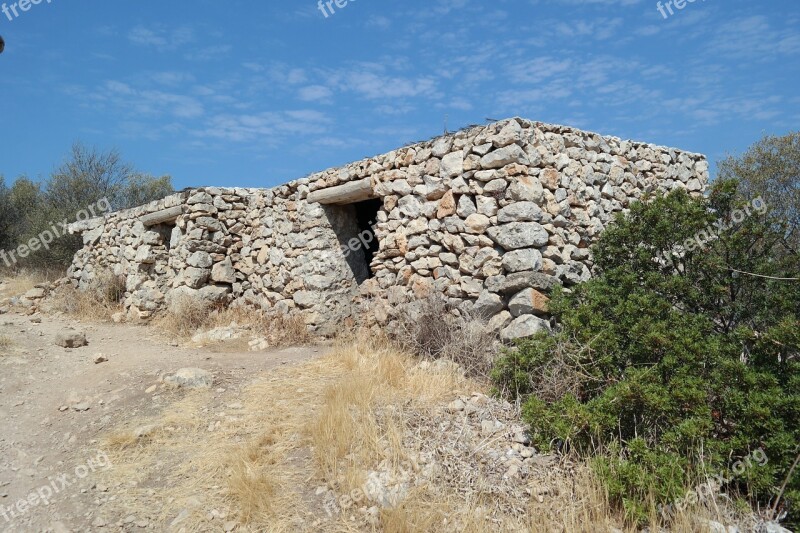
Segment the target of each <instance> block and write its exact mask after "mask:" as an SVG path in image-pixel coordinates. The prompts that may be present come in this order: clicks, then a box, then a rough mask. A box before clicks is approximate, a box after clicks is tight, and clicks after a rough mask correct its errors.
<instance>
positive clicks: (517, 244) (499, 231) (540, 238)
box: [487, 222, 550, 250]
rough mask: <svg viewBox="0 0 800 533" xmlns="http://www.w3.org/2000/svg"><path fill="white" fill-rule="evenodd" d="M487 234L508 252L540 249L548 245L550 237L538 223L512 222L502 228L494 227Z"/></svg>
mask: <svg viewBox="0 0 800 533" xmlns="http://www.w3.org/2000/svg"><path fill="white" fill-rule="evenodd" d="M487 234H488V235H489V237H491V239H492V240H493V241H494V242H496V243H497V244H499V245H500V246H502V247H503V248H505V249H506V250H516V249H518V248H530V247H539V246H544V245H545V244H547V241H548V240H550V236H549V235H548V234H547V231H546V230H545V229H544V228H543V227H542V226H541V225H540V224H537V223H536V222H511V223H509V224H504V225H502V226H493V227H491V228H489V229H488V231H487Z"/></svg>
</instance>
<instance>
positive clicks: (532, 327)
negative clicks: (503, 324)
mask: <svg viewBox="0 0 800 533" xmlns="http://www.w3.org/2000/svg"><path fill="white" fill-rule="evenodd" d="M542 331H550V325H549V324H548V323H547V322H546V321H545V320H542V319H541V318H538V317H535V316H533V315H522V316H520V317H517V318H516V319H514V321H513V322H511V324H509V325H508V327H507V328H505V329H504V330H503V331H502V333H501V334H500V338H501V339H503V340H504V341H506V342H508V341H513V340H516V339H524V338H527V337H532V336H534V335H536V334H537V333H540V332H542Z"/></svg>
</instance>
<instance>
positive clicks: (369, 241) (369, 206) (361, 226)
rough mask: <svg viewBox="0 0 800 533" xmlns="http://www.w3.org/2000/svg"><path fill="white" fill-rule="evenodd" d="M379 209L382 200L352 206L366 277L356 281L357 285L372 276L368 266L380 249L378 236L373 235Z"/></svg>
mask: <svg viewBox="0 0 800 533" xmlns="http://www.w3.org/2000/svg"><path fill="white" fill-rule="evenodd" d="M381 207H383V200H381V199H377V198H376V199H372V200H364V201H363V202H358V203H356V204H353V209H354V210H355V214H356V225H357V226H358V240H359V243H360V244H361V246H362V248H363V251H364V254H363V261H364V266H365V267H366V275H367V277H366V278H364V279H362V280H358V283H359V284H361V283H363V282H364V281H366V280H367V279H370V278H371V277H372V276H373V272H372V268H371V266H370V265H371V264H372V260H373V259H374V258H375V254H376V253H377V252H378V250H379V249H380V243H379V242H378V236H377V235H376V234H375V225H376V224H377V223H378V211H380V210H381Z"/></svg>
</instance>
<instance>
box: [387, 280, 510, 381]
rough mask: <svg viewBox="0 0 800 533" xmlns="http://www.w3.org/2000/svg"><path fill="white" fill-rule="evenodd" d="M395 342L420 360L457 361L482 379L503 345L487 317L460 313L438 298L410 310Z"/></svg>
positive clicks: (404, 312)
mask: <svg viewBox="0 0 800 533" xmlns="http://www.w3.org/2000/svg"><path fill="white" fill-rule="evenodd" d="M393 338H394V340H395V342H397V343H398V344H399V345H400V346H402V347H403V348H404V349H405V350H407V351H409V352H411V353H413V354H415V355H417V356H419V357H422V358H425V359H448V360H450V361H454V362H456V363H458V364H459V365H461V366H462V367H463V368H464V369H465V370H466V372H467V374H469V375H470V376H478V377H481V378H487V377H488V376H489V373H490V371H491V368H492V363H493V361H494V357H495V355H496V352H497V348H498V342H499V335H498V333H497V332H495V331H491V330H490V329H489V327H488V323H487V321H486V320H485V319H484V318H483V317H480V316H477V315H465V314H464V313H460V312H458V313H457V312H455V311H454V310H453V309H451V308H450V307H449V306H448V305H447V302H445V301H444V300H443V299H441V298H440V297H437V296H432V297H429V298H427V299H425V300H422V301H420V302H419V303H418V304H417V305H416V306H407V307H406V308H405V309H404V310H403V312H402V313H401V314H400V317H399V320H398V328H397V331H395V332H394V335H393Z"/></svg>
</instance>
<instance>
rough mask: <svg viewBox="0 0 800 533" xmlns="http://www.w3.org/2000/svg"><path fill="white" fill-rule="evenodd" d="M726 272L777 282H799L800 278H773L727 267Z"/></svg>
mask: <svg viewBox="0 0 800 533" xmlns="http://www.w3.org/2000/svg"><path fill="white" fill-rule="evenodd" d="M728 270H730V271H732V272H737V273H739V274H744V275H746V276H755V277H757V278H764V279H774V280H777V281H800V278H775V277H772V276H762V275H761V274H753V273H752V272H743V271H741V270H736V269H735V268H731V267H728Z"/></svg>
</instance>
